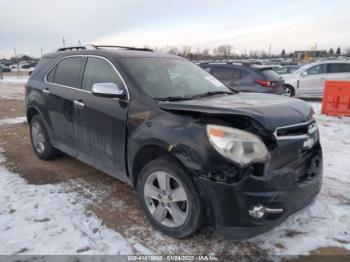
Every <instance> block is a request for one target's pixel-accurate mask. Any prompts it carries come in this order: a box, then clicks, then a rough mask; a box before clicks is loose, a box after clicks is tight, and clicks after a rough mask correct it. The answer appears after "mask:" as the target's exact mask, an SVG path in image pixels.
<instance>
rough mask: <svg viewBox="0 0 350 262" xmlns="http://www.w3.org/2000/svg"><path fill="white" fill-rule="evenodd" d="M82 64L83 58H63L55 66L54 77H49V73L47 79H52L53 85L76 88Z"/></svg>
mask: <svg viewBox="0 0 350 262" xmlns="http://www.w3.org/2000/svg"><path fill="white" fill-rule="evenodd" d="M82 63H83V57H68V58H64V59H63V60H61V61H60V62H59V63H58V65H57V66H56V68H55V69H56V72H55V74H54V76H51V75H50V74H51V73H50V74H49V77H50V78H51V77H52V78H53V81H52V82H53V83H55V84H60V85H64V86H69V87H76V88H77V87H78V84H79V74H80V70H81V65H82Z"/></svg>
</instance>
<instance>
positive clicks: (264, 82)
mask: <svg viewBox="0 0 350 262" xmlns="http://www.w3.org/2000/svg"><path fill="white" fill-rule="evenodd" d="M254 82H255V83H258V84H260V85H262V86H263V87H271V81H269V80H264V79H256V80H254Z"/></svg>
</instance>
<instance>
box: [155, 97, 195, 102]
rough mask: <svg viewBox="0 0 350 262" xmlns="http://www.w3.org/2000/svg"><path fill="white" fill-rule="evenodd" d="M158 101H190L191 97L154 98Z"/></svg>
mask: <svg viewBox="0 0 350 262" xmlns="http://www.w3.org/2000/svg"><path fill="white" fill-rule="evenodd" d="M155 99H156V100H158V101H181V100H191V99H193V97H192V96H167V97H159V98H155Z"/></svg>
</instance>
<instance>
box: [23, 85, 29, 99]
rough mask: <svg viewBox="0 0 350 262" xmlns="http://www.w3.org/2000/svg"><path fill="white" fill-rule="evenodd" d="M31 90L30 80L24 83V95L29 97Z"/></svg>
mask: <svg viewBox="0 0 350 262" xmlns="http://www.w3.org/2000/svg"><path fill="white" fill-rule="evenodd" d="M28 92H29V85H28V82H26V83H25V84H24V96H25V97H27V96H28Z"/></svg>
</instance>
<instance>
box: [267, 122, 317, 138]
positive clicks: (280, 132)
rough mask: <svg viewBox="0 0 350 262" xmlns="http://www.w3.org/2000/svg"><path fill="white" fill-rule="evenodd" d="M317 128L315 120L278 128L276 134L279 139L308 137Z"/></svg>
mask: <svg viewBox="0 0 350 262" xmlns="http://www.w3.org/2000/svg"><path fill="white" fill-rule="evenodd" d="M316 130H317V125H316V122H315V120H311V121H309V122H304V123H300V124H295V125H289V126H282V127H278V128H276V130H275V132H274V135H275V138H276V139H277V140H286V139H308V138H309V137H310V136H312V135H313V134H314V133H315V131H316Z"/></svg>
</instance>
